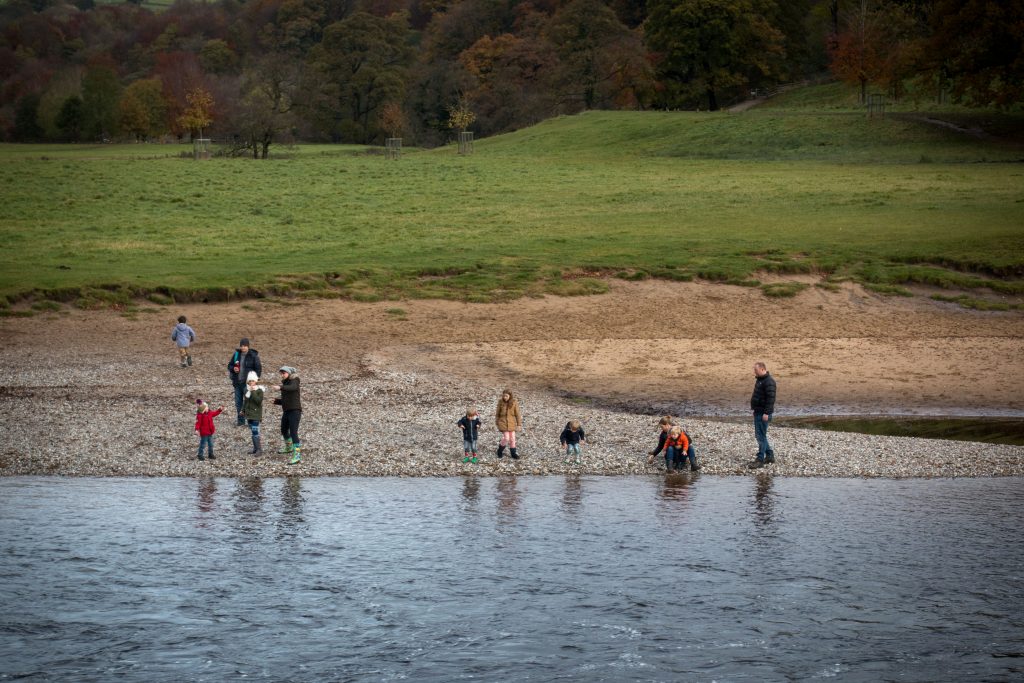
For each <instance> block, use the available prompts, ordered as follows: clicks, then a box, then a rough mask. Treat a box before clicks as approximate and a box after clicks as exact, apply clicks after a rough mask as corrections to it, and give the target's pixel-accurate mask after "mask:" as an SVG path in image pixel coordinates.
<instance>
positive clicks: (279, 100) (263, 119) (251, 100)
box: [236, 54, 300, 159]
mask: <svg viewBox="0 0 1024 683" xmlns="http://www.w3.org/2000/svg"><path fill="white" fill-rule="evenodd" d="M299 84H300V68H299V65H298V64H297V63H296V62H295V61H294V60H293V59H291V58H290V57H288V56H287V55H283V54H270V55H266V56H264V57H263V58H261V59H259V60H257V61H256V62H254V63H253V64H252V65H250V66H249V67H248V68H247V69H246V70H245V72H244V74H243V78H242V82H241V87H240V93H239V94H240V98H239V100H240V101H239V105H238V108H237V116H238V120H237V121H236V128H237V130H238V132H239V134H240V135H241V136H242V139H243V140H244V146H245V148H247V149H248V150H249V151H250V152H251V153H252V157H253V158H254V159H259V158H262V159H266V158H267V156H268V153H269V150H270V145H271V144H272V143H273V142H274V141H275V140H278V139H279V138H280V137H281V136H282V135H284V134H285V133H286V132H287V131H288V130H289V129H290V128H291V127H292V125H293V124H294V121H295V112H294V109H295V100H296V97H297V96H298V92H299Z"/></svg>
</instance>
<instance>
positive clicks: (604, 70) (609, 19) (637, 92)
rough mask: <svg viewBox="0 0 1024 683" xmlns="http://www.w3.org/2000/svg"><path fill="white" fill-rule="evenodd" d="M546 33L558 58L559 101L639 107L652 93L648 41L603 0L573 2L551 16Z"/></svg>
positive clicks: (580, 105) (590, 106)
mask: <svg viewBox="0 0 1024 683" xmlns="http://www.w3.org/2000/svg"><path fill="white" fill-rule="evenodd" d="M545 35H546V37H547V38H548V40H549V41H550V42H551V45H552V46H553V48H554V51H555V53H556V54H557V55H558V58H559V59H558V65H557V67H556V74H557V76H556V79H555V83H554V85H555V87H556V88H557V91H558V94H559V99H560V100H561V101H562V102H566V103H575V104H576V107H573V108H574V109H578V108H583V109H594V108H612V107H614V106H621V105H625V106H636V104H637V103H638V102H639V101H640V100H641V99H642V98H643V97H644V96H645V95H646V93H647V92H649V91H650V89H651V85H652V82H653V78H652V77H653V74H652V73H651V70H650V67H649V65H648V63H647V61H646V59H645V57H646V55H645V51H644V46H643V42H642V41H641V40H640V38H639V36H638V35H637V34H636V33H634V32H633V31H630V30H629V29H628V28H626V26H624V25H623V24H622V22H620V21H619V19H618V17H617V16H616V15H615V12H613V11H612V10H611V9H610V8H609V7H608V6H607V5H605V4H604V3H603V2H602V1H601V0H572V2H570V3H569V4H567V5H565V6H564V7H562V8H561V9H560V10H558V11H557V12H556V13H555V15H554V16H553V17H552V18H551V21H550V23H549V24H548V26H547V28H546V31H545ZM641 93H643V94H641Z"/></svg>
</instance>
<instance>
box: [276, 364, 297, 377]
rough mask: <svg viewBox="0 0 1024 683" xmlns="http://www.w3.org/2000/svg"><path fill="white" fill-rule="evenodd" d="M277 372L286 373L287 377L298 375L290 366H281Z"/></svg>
mask: <svg viewBox="0 0 1024 683" xmlns="http://www.w3.org/2000/svg"><path fill="white" fill-rule="evenodd" d="M278 372H287V373H288V375H289V376H292V375H297V374H299V371H298V370H296V369H295V368H293V367H292V366H290V365H282V366H281V368H280V369H279V370H278Z"/></svg>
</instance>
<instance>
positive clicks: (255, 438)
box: [252, 434, 263, 456]
mask: <svg viewBox="0 0 1024 683" xmlns="http://www.w3.org/2000/svg"><path fill="white" fill-rule="evenodd" d="M252 455H255V456H259V455H263V447H262V446H261V445H260V437H259V435H258V434H253V435H252Z"/></svg>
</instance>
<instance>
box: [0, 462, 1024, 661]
mask: <svg viewBox="0 0 1024 683" xmlns="http://www.w3.org/2000/svg"><path fill="white" fill-rule="evenodd" d="M1022 493H1024V482H1022V480H1020V479H972V480H932V481H918V480H913V481H878V480H870V481H868V480H836V479H827V480H815V479H803V478H800V479H782V478H775V479H772V478H771V477H770V476H767V475H766V476H761V477H750V478H744V477H733V478H718V477H708V476H701V477H697V478H695V479H692V480H691V479H689V478H686V477H675V478H669V479H667V480H666V479H664V478H648V477H629V478H612V477H593V478H591V477H584V478H558V477H549V478H526V477H520V478H504V479H454V478H451V479H357V478H351V479H299V478H291V479H269V480H259V479H251V480H246V479H241V480H235V479H205V480H193V479H58V478H9V479H3V480H0V608H2V610H0V612H2V614H0V679H4V680H7V679H13V678H21V679H27V680H61V681H110V680H137V681H193V680H194V681H225V680H254V681H389V680H402V679H406V680H412V681H458V680H483V681H506V680H532V681H556V680H557V681H562V680H576V681H677V680H701V681H704V680H719V681H732V680H752V681H761V680H768V681H772V680H809V679H811V680H813V679H836V680H855V681H875V680H908V681H936V680H942V681H945V680H949V681H961V680H1020V677H1021V674H1022V672H1024V592H1022V591H1024V550H1022V548H1024V531H1022V526H1021V520H1022V519H1024V514H1022V513H1024V496H1022V495H1021V494H1022Z"/></svg>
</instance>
